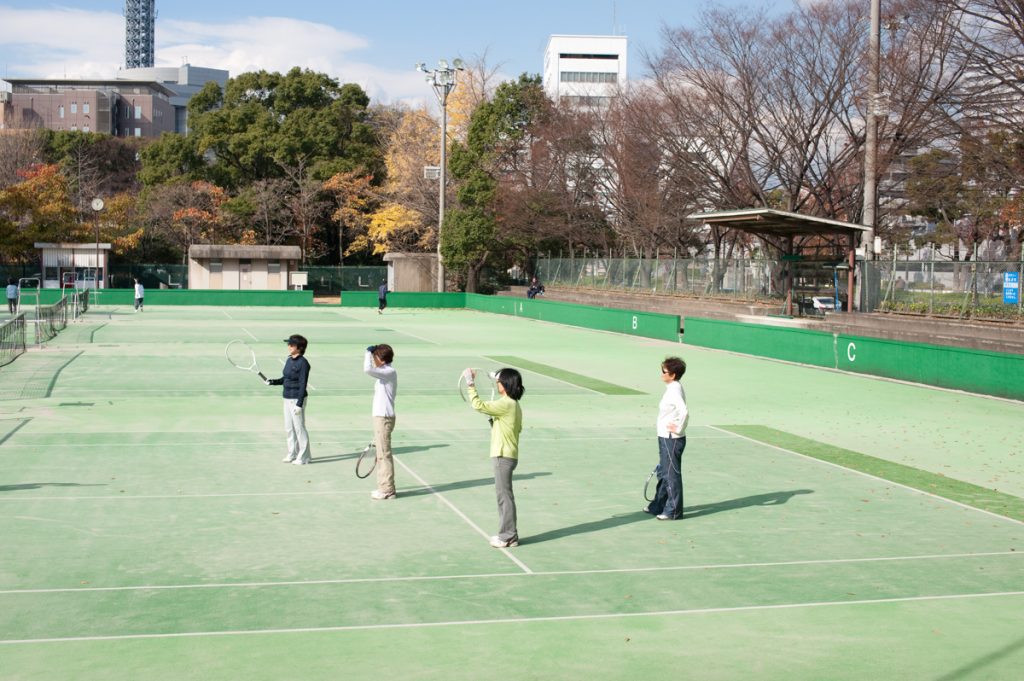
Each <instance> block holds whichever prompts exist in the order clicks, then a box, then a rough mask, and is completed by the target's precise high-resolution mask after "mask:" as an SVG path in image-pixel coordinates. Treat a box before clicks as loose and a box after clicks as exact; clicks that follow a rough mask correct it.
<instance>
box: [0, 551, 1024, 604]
mask: <svg viewBox="0 0 1024 681" xmlns="http://www.w3.org/2000/svg"><path fill="white" fill-rule="evenodd" d="M1007 556H1024V552H1021V551H993V552H988V553H946V554H943V553H939V554H930V555H917V556H879V557H874V558H824V559H820V560H790V561H779V562H767V563H721V564H709V565H675V566H668V567H641V568H606V569H597V570H550V571H544V572H529V573H526V572H495V573H480V574H462V575H434V576H417V577H356V578H350V579H318V580H308V581H288V582H234V583H231V582H223V583H208V584H157V585H153V584H150V585H142V586H95V587H57V588H50V589H7V590H0V595H12V594H49V593H91V592H95V591H175V590H185V589H235V588H239V589H251V588H266V587H279V586H333V585H341V584H377V583H388V582H437V581H448V580H456V579H497V578H503V577H523V578H525V577H530V578H535V577H578V576H583V575H609V574H630V573H633V574H643V573H650V572H687V571H712V570H740V569H744V568H747V569H749V568H774V567H794V566H796V567H799V566H808V565H843V564H856V563H887V562H906V561H914V560H954V559H958V558H995V557H1007Z"/></svg>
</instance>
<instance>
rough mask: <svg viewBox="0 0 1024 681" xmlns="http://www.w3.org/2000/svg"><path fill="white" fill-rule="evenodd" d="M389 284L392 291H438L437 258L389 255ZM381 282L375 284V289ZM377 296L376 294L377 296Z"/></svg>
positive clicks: (425, 255) (385, 259)
mask: <svg viewBox="0 0 1024 681" xmlns="http://www.w3.org/2000/svg"><path fill="white" fill-rule="evenodd" d="M384 261H385V262H386V263H387V264H388V282H389V286H388V288H390V289H391V290H392V291H401V292H427V291H436V290H437V256H436V255H435V254H433V253H388V254H387V255H386V256H384ZM378 286H380V282H379V281H378V282H375V283H374V286H373V287H374V289H376V288H377V287H378ZM375 295H376V294H375Z"/></svg>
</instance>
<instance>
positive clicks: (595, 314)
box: [341, 291, 679, 341]
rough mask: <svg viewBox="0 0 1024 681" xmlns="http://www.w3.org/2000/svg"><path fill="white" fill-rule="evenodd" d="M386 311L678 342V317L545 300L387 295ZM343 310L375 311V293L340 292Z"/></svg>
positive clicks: (461, 294)
mask: <svg viewBox="0 0 1024 681" xmlns="http://www.w3.org/2000/svg"><path fill="white" fill-rule="evenodd" d="M387 300H388V306H389V307H419V308H425V307H433V308H466V309H470V310H478V311H480V312H489V313H491V314H505V315H513V316H516V317H526V318H527V319H536V320H540V321H546V322H554V323H556V324H565V325H567V326H579V327H582V328H585V329H597V330H599V331H613V332H616V333H626V334H630V335H633V336H643V337H645V338H660V339H662V340H670V341H678V340H679V316H678V315H668V314H658V313H654V312H636V311H633V310H619V309H615V308H607V307H595V306H593V305H576V304H574V303H561V302H555V301H549V300H530V299H527V298H514V297H512V296H485V295H480V294H476V293H389V294H388V299H387ZM341 304H342V306H344V307H377V293H376V292H372V293H371V292H363V291H344V292H342V294H341Z"/></svg>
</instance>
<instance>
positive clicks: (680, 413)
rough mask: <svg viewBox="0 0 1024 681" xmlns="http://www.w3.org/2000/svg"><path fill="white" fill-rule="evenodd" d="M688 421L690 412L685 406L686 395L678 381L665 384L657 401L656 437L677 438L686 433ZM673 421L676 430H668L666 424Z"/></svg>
mask: <svg viewBox="0 0 1024 681" xmlns="http://www.w3.org/2000/svg"><path fill="white" fill-rule="evenodd" d="M689 421H690V412H689V410H687V408H686V396H685V395H684V394H683V386H681V385H680V384H679V381H672V382H671V383H668V384H666V385H665V394H664V395H662V397H661V402H659V403H658V423H657V428H658V437H668V438H679V437H683V436H684V435H686V425H687V423H689ZM670 423H674V424H676V426H677V429H676V432H674V433H672V432H669V429H668V425H669V424H670Z"/></svg>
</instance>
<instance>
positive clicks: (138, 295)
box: [135, 279, 146, 312]
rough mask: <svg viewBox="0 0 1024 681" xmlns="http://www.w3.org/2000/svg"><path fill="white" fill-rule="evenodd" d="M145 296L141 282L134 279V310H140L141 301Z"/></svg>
mask: <svg viewBox="0 0 1024 681" xmlns="http://www.w3.org/2000/svg"><path fill="white" fill-rule="evenodd" d="M145 297H146V289H145V288H143V287H142V282H141V281H139V280H138V279H136V280H135V311H136V312H142V301H143V299H144V298H145Z"/></svg>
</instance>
